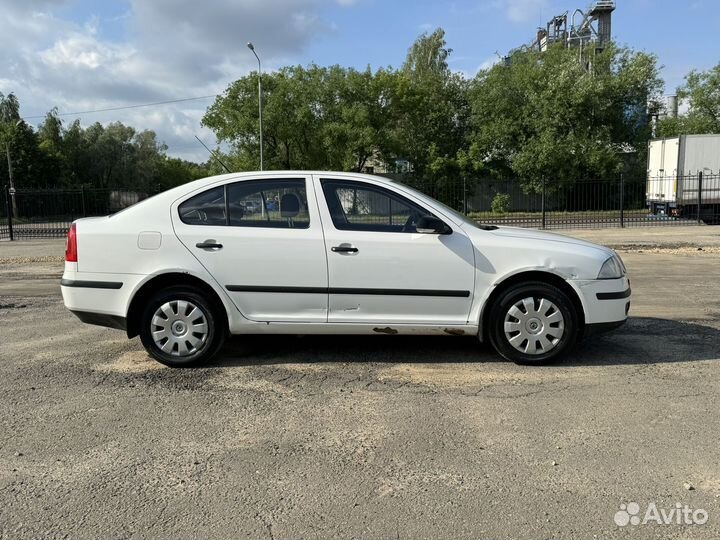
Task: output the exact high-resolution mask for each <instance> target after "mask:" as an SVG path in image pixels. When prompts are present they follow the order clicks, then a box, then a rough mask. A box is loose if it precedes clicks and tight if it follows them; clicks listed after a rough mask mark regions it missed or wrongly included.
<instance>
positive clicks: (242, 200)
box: [228, 179, 310, 229]
mask: <svg viewBox="0 0 720 540" xmlns="http://www.w3.org/2000/svg"><path fill="white" fill-rule="evenodd" d="M228 209H229V215H230V222H229V224H230V225H231V226H234V227H271V228H276V229H307V228H308V227H310V215H309V214H308V203H307V192H306V189H305V180H304V179H279V180H276V179H273V180H249V181H245V182H236V183H234V184H230V185H229V186H228Z"/></svg>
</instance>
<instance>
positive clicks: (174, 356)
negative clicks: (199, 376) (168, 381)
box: [140, 286, 227, 367]
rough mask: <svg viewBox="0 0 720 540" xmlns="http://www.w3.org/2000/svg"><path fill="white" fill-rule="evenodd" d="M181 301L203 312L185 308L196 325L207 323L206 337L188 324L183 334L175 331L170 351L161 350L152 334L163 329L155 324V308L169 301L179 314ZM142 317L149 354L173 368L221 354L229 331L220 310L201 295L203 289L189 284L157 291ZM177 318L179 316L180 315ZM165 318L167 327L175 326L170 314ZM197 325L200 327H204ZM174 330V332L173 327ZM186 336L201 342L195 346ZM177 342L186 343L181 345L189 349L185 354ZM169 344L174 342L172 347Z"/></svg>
mask: <svg viewBox="0 0 720 540" xmlns="http://www.w3.org/2000/svg"><path fill="white" fill-rule="evenodd" d="M178 302H180V304H178ZM182 302H186V303H190V304H192V305H193V306H194V307H195V308H196V309H197V310H199V312H200V313H198V312H195V311H192V310H190V309H186V313H185V314H184V315H186V316H189V318H192V319H193V321H194V323H195V324H197V325H202V324H203V322H204V323H205V325H206V327H207V329H206V333H205V334H204V337H202V333H201V332H199V333H194V332H192V331H191V330H189V329H188V325H187V324H185V327H184V328H185V332H184V333H183V332H179V333H178V335H177V336H176V335H174V334H173V337H172V340H173V343H170V344H168V347H169V348H170V351H169V352H168V351H166V350H162V348H161V346H160V345H159V344H158V343H156V341H155V338H154V337H153V331H154V330H161V329H162V327H160V326H156V325H155V324H154V322H153V318H154V316H155V314H156V311H158V309H160V308H161V306H164V305H166V304H169V305H170V308H171V309H173V310H177V312H178V313H180V310H179V306H185V304H182ZM171 313H172V312H171ZM141 317H142V318H141V320H140V340H141V341H142V344H143V346H144V347H145V350H146V351H147V352H148V354H149V355H150V356H152V357H153V358H155V360H157V361H158V362H161V363H163V364H165V365H166V366H170V367H188V366H192V365H195V364H198V363H200V362H203V361H206V360H209V359H210V358H212V357H213V356H215V355H216V354H217V353H218V351H219V350H220V348H221V347H222V345H223V343H224V342H225V338H226V334H227V330H226V329H225V328H224V319H223V317H222V316H221V315H220V314H219V313H218V310H217V309H216V308H215V307H214V306H213V305H212V304H210V303H209V302H208V301H207V300H206V299H205V298H204V297H203V296H202V292H201V291H199V290H197V289H195V288H192V287H187V286H185V287H169V288H167V289H162V290H160V291H158V292H157V293H155V294H154V295H153V296H152V297H151V298H150V301H149V302H148V303H147V305H146V306H145V309H144V310H143V312H142V316H141ZM173 317H174V316H173ZM177 317H178V318H179V317H180V315H178V316H177ZM166 320H167V321H168V326H169V327H172V326H173V320H171V317H168V318H167V319H166ZM178 322H181V323H183V321H180V320H178ZM196 327H197V328H201V326H196ZM181 328H182V327H181ZM172 331H173V332H174V330H172ZM183 337H187V339H188V340H192V342H197V341H198V340H201V343H200V344H198V345H197V346H193V344H192V343H191V341H186V340H183ZM168 339H169V338H163V340H161V341H160V343H161V344H163V345H164V344H165V343H167V341H168ZM176 341H177V342H184V345H180V346H184V347H186V349H187V352H186V353H185V354H183V353H181V352H180V351H179V348H178V344H177V343H174V342H176ZM170 345H172V347H170Z"/></svg>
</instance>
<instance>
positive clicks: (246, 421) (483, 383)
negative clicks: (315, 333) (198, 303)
mask: <svg viewBox="0 0 720 540" xmlns="http://www.w3.org/2000/svg"><path fill="white" fill-rule="evenodd" d="M53 246H55V244H53ZM3 248H4V246H2V247H0V258H2V256H3V254H5V255H6V257H7V254H8V253H10V251H8V250H5V251H4V252H3ZM14 249H17V248H14ZM52 249H57V246H55V247H53V248H52ZM30 251H32V249H30V250H29V251H28V253H25V254H22V253H21V254H19V255H18V254H17V253H15V252H13V254H12V255H13V256H14V257H15V258H11V259H7V258H6V260H5V262H4V263H3V264H2V265H0V538H65V537H69V538H93V537H103V538H105V537H114V538H120V537H122V538H168V539H169V538H173V539H179V538H203V537H212V538H230V537H253V538H256V537H257V538H265V537H266V538H290V537H308V538H393V539H396V538H425V537H427V538H430V537H432V538H478V537H507V538H550V537H555V538H568V539H575V538H594V537H597V538H653V537H665V538H668V537H669V538H718V537H720V448H719V446H718V440H717V434H718V433H720V415H718V410H720V399H718V389H720V371H719V365H720V364H719V362H720V287H718V278H719V277H720V255H718V254H717V253H712V252H708V251H703V252H696V253H693V252H692V251H690V250H685V251H678V252H673V251H672V250H666V251H665V252H661V253H651V252H647V251H645V250H642V252H637V251H638V249H636V250H635V252H632V253H625V254H623V257H624V259H625V261H626V263H627V266H628V267H629V270H630V272H631V277H632V283H633V293H634V295H633V308H632V310H631V314H632V319H631V320H630V321H629V323H628V324H627V325H626V326H625V327H623V328H621V329H619V330H617V331H616V332H615V333H613V334H609V335H607V336H604V337H600V338H596V339H594V340H592V341H586V342H585V343H583V345H582V346H581V347H580V348H579V349H578V351H577V352H576V353H574V354H573V355H571V356H570V357H568V358H567V359H566V360H564V361H563V362H561V363H559V364H556V365H552V366H546V367H541V368H531V367H521V366H516V365H514V364H511V363H507V362H504V361H501V360H499V359H498V358H497V357H496V356H495V355H494V354H493V353H492V351H491V350H490V349H489V348H488V347H487V346H484V345H479V344H477V343H476V341H475V340H474V339H472V338H467V337H437V338H435V337H433V338H418V337H414V338H406V337H392V336H368V337H311V336H306V337H294V336H293V337H287V338H284V337H283V338H278V337H272V338H258V337H252V338H242V339H234V340H233V341H232V342H231V343H230V345H229V346H228V347H227V348H226V350H225V351H224V353H223V354H222V355H221V357H220V358H219V359H217V360H216V361H214V362H213V363H212V364H210V365H207V366H204V367H202V368H197V369H186V370H172V369H169V368H165V367H164V366H162V365H160V364H158V363H155V362H154V361H152V360H150V359H149V358H148V357H147V356H146V355H145V353H144V352H143V351H142V348H141V346H140V344H139V342H138V340H137V339H134V340H131V341H128V340H127V339H126V338H125V337H124V335H123V333H122V332H119V331H115V330H109V329H102V328H97V327H91V326H86V325H82V324H81V323H79V321H77V320H76V319H75V318H74V317H73V316H72V315H71V314H70V313H68V312H66V311H65V310H64V308H63V306H62V301H61V299H60V296H59V293H58V286H57V274H58V268H59V267H60V265H59V264H58V263H56V262H52V261H48V262H42V259H37V258H35V259H33V255H32V253H30ZM710 251H712V250H710ZM48 252H52V250H49V251H48V249H46V248H43V253H48ZM52 254H54V252H52ZM21 256H22V257H25V258H24V259H20V258H17V257H21ZM33 260H34V261H36V262H32V261H33ZM22 261H25V262H22ZM688 488H692V489H688ZM630 502H637V503H638V504H639V505H640V507H641V511H640V514H639V515H640V517H643V515H644V512H645V509H646V508H647V506H648V505H649V504H650V503H654V504H655V505H656V506H657V508H658V510H660V509H663V510H666V511H669V510H671V509H673V508H675V504H676V503H681V505H688V507H689V508H691V509H693V510H697V509H701V510H704V511H705V512H706V513H707V515H708V520H707V522H706V523H705V524H703V525H700V524H693V525H685V524H682V525H678V524H677V523H675V524H672V525H658V524H639V525H626V526H624V527H620V526H618V525H616V523H615V521H614V516H615V514H616V512H618V511H619V510H620V509H621V507H620V505H621V504H628V503H630Z"/></svg>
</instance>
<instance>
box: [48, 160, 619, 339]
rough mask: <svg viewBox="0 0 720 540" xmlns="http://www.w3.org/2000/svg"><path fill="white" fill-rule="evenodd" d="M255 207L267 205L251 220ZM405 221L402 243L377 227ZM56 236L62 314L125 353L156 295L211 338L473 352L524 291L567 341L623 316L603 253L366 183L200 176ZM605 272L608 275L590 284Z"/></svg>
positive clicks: (393, 229) (396, 187) (388, 184)
mask: <svg viewBox="0 0 720 540" xmlns="http://www.w3.org/2000/svg"><path fill="white" fill-rule="evenodd" d="M253 190H255V191H253ZM257 190H260V191H257ZM271 192H272V193H277V196H276V197H274V198H273V197H271V196H270V195H269V194H270V193H271ZM258 193H260V196H261V197H267V200H261V201H260V203H259V206H260V208H258V207H257V206H256V205H258V203H257V202H256V201H258ZM213 197H216V198H215V199H213ZM243 197H251V200H252V202H251V203H250V204H244V203H243V202H242V198H243ZM221 199H222V202H220V201H221ZM203 200H206V201H207V202H205V203H202V201H203ZM197 201H200V202H199V203H198V202H197ZM263 202H264V207H263ZM202 204H205V206H202ZM393 207H395V209H398V208H399V210H396V211H395V212H396V213H395V214H394V213H393V211H394V210H393ZM243 209H245V211H243ZM248 209H251V212H248ZM183 212H184V214H183ZM250 214H251V215H250ZM420 214H424V215H426V216H427V218H426V219H425V220H423V221H422V222H421V224H424V223H432V224H435V223H440V224H442V225H444V226H445V227H446V229H443V231H442V233H440V231H433V230H425V229H421V228H420V226H419V225H418V223H419V217H423V216H420ZM378 215H381V216H382V218H381V219H382V223H380V224H378V218H377V216H378ZM406 216H407V220H406V222H405V223H404V224H403V225H402V228H401V225H400V223H399V222H393V220H394V219H395V220H398V219H399V221H402V220H403V219H405V217H406ZM412 220H414V221H412ZM433 226H434V225H433ZM438 226H439V225H438ZM421 230H423V231H424V232H420V231H421ZM72 234H73V235H74V239H73V241H74V242H75V249H76V257H74V258H75V259H76V261H73V260H69V261H67V262H66V263H65V271H64V274H63V278H62V282H61V289H62V294H63V299H64V302H65V305H66V307H67V308H68V309H69V310H71V311H72V312H73V313H75V314H76V315H77V316H78V317H79V318H80V319H81V320H82V321H84V322H88V323H92V324H100V325H104V326H109V327H114V328H120V329H124V330H126V331H127V333H128V336H129V337H133V336H135V335H138V334H139V333H141V330H142V327H141V323H142V321H141V319H142V313H143V310H144V309H145V307H146V305H147V303H148V302H149V300H150V299H151V298H152V297H153V295H156V294H157V293H158V291H160V290H165V289H168V288H172V287H188V288H192V289H194V290H195V291H198V292H199V293H200V295H201V296H202V297H203V298H204V299H205V300H206V301H207V303H208V304H209V306H210V309H211V310H212V311H214V312H215V316H216V317H215V318H216V319H217V320H218V327H219V330H218V331H219V332H222V333H223V334H226V333H229V334H333V333H344V334H446V335H477V336H478V337H479V338H480V339H481V340H485V339H487V337H488V324H489V320H490V317H491V308H492V306H493V305H494V303H495V302H496V301H498V298H499V296H500V295H502V293H503V291H506V290H507V289H508V288H509V287H511V286H517V285H519V284H523V283H530V282H532V283H546V284H547V285H548V286H551V287H554V288H555V289H556V290H558V291H561V292H562V293H563V295H564V296H565V297H566V298H567V299H568V300H569V302H570V303H572V309H573V310H574V311H575V312H576V314H577V319H578V320H577V321H576V324H575V326H577V333H578V337H580V336H581V335H582V334H587V333H588V332H589V331H591V330H593V329H606V328H611V327H614V326H618V325H619V324H621V323H622V322H624V321H625V320H626V318H627V313H628V309H629V296H630V286H629V280H628V278H627V276H626V275H625V270H624V266H622V262H621V261H620V259H619V257H617V255H616V254H615V253H614V252H613V251H612V250H610V249H608V248H605V247H602V246H598V245H595V244H592V243H589V242H585V241H582V240H578V239H574V238H570V237H566V236H561V235H557V234H550V233H546V232H540V231H535V230H528V229H520V228H511V227H499V228H493V227H481V226H477V225H475V224H473V223H471V222H469V220H467V219H466V218H464V217H463V216H460V215H459V214H457V213H456V212H454V211H453V210H451V209H449V208H447V207H445V206H444V205H442V204H441V203H439V202H437V201H435V200H433V199H432V198H430V197H427V196H425V195H423V194H421V193H419V192H417V191H415V190H413V189H411V188H408V187H406V186H404V185H402V184H399V183H396V182H393V181H391V180H388V179H385V178H380V177H376V176H371V175H363V174H355V173H339V172H337V173H336V172H308V171H272V172H255V173H237V174H227V175H221V176H215V177H211V178H206V179H202V180H197V181H194V182H190V183H188V184H185V185H182V186H179V187H177V188H174V189H171V190H169V191H166V192H163V193H161V194H159V195H156V196H154V197H152V198H150V199H146V200H145V201H142V202H141V203H138V204H136V205H134V206H132V207H130V208H127V209H125V210H123V211H121V212H119V213H117V214H114V215H111V216H107V217H99V218H85V219H79V220H77V221H76V222H75V223H74V224H73V232H72ZM70 259H72V257H71V258H70ZM609 261H610V262H612V263H613V264H615V265H619V267H622V271H618V272H616V273H615V274H611V275H610V277H609V278H602V279H601V278H599V276H600V275H601V271H604V268H607V263H608V262H609ZM616 261H617V262H616ZM566 315H567V314H566ZM523 320H524V319H523ZM508 321H509V323H510V324H511V325H513V324H516V319H513V318H512V317H510V319H508V320H507V321H506V322H508ZM528 324H531V323H528ZM532 324H534V323H532ZM506 327H507V328H510V327H509V326H507V325H506ZM550 339H551V340H552V338H550Z"/></svg>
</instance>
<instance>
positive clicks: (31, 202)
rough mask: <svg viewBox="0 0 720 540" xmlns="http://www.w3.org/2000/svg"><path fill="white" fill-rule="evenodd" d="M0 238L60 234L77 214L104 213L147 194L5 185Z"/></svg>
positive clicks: (97, 214) (110, 190) (139, 199)
mask: <svg viewBox="0 0 720 540" xmlns="http://www.w3.org/2000/svg"><path fill="white" fill-rule="evenodd" d="M3 192H4V193H3V201H2V203H3V204H2V208H0V240H6V239H7V240H20V239H26V238H59V237H64V236H65V235H66V234H67V231H68V229H69V228H70V224H71V223H72V222H73V221H74V220H75V219H77V218H82V217H91V216H106V215H108V214H112V213H114V212H117V211H119V210H122V209H123V208H126V207H128V206H130V205H132V204H135V203H136V202H139V201H141V200H143V199H146V198H147V197H148V196H149V195H150V194H148V193H142V192H137V191H126V190H118V189H100V188H84V187H80V188H48V189H17V190H14V192H13V190H11V189H10V188H9V187H7V186H6V187H5V189H4V190H3Z"/></svg>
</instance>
